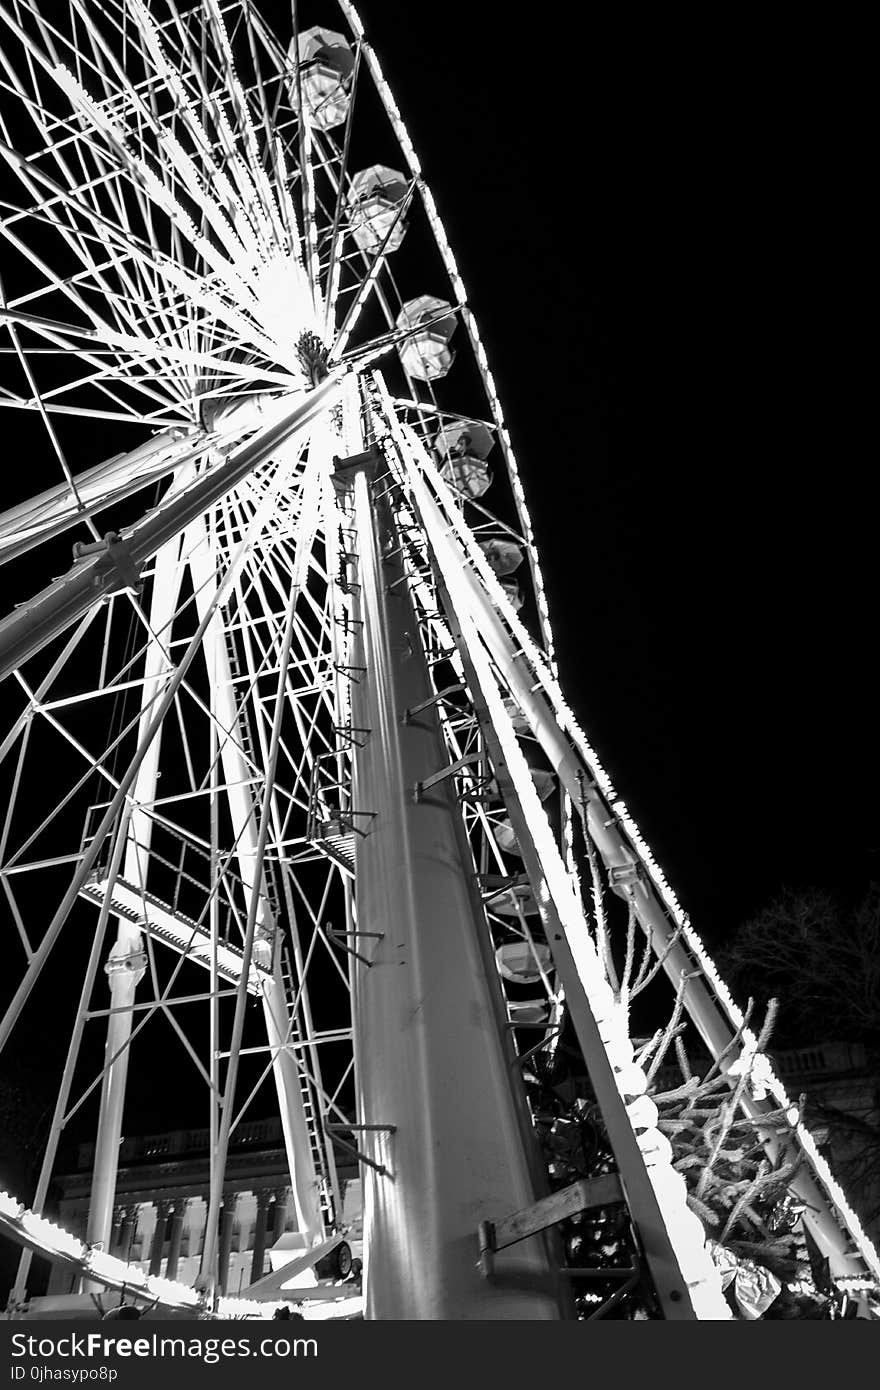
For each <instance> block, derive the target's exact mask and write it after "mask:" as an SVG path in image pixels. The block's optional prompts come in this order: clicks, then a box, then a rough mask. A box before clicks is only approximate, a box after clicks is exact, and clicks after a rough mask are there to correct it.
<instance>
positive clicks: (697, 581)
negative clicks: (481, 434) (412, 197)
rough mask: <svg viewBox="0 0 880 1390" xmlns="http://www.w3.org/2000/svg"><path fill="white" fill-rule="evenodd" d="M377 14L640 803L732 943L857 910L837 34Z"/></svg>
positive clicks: (859, 544)
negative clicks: (833, 79) (790, 915)
mask: <svg viewBox="0 0 880 1390" xmlns="http://www.w3.org/2000/svg"><path fill="white" fill-rule="evenodd" d="M360 8H361V15H362V18H363V20H364V23H365V25H366V27H367V30H368V34H369V36H370V37H371V39H372V42H373V44H374V45H375V47H376V49H377V51H378V53H379V55H380V57H381V59H382V62H383V65H384V68H385V72H386V76H387V77H388V79H389V82H390V84H391V86H392V88H393V90H394V91H395V93H396V96H397V101H398V104H399V106H400V108H401V111H402V113H403V115H404V119H405V120H406V121H407V124H408V126H409V129H410V132H411V135H412V137H413V140H414V143H415V145H416V148H417V150H418V151H419V156H420V159H421V161H422V165H423V170H424V174H425V177H426V179H427V180H428V181H429V183H430V184H431V187H432V189H433V192H434V195H435V198H436V200H437V204H438V207H439V210H440V213H441V216H442V217H443V219H444V221H445V223H446V227H447V231H448V233H449V236H450V240H451V243H452V245H453V248H454V251H455V254H456V257H457V259H458V262H459V268H460V270H461V273H462V276H463V278H464V281H465V284H466V285H467V286H468V290H469V294H470V296H471V302H472V307H473V308H474V310H475V312H476V314H477V318H478V321H479V323H480V325H481V331H482V333H483V336H484V339H485V342H486V346H487V350H488V353H489V358H490V362H491V364H492V368H493V371H494V373H495V376H496V380H497V382H498V386H499V392H500V395H501V398H502V402H503V404H504V409H505V411H506V413H507V415H508V422H509V425H510V429H511V432H512V436H513V441H514V447H515V448H516V451H517V454H518V457H519V461H520V466H521V469H522V472H523V478H524V485H525V487H526V491H527V495H528V498H529V505H530V509H531V511H532V516H533V521H534V524H535V530H536V534H537V538H538V543H539V546H540V549H541V552H542V558H543V565H544V571H545V576H546V580H547V585H548V589H549V599H550V606H551V613H552V614H553V619H554V625H555V631H556V636H557V639H558V646H559V661H560V667H561V674H562V677H563V681H564V685H565V688H566V691H567V693H568V696H569V699H570V701H571V702H572V704H573V705H574V707H575V710H576V711H577V713H578V715H579V717H580V719H581V721H582V723H583V724H584V725H585V727H586V729H587V732H588V734H589V736H590V737H591V739H592V741H593V744H594V747H595V748H596V749H597V751H598V753H599V755H600V756H601V757H602V758H603V761H604V763H605V766H606V768H607V770H608V771H609V773H610V774H611V776H612V778H613V779H614V781H615V783H616V786H617V789H618V791H619V792H620V794H621V795H622V796H623V797H624V799H625V800H626V802H627V804H628V805H629V807H630V810H631V811H632V813H633V814H634V816H635V817H636V820H637V821H638V822H639V823H640V825H641V828H642V831H643V833H644V834H645V836H646V838H647V839H648V842H649V843H650V844H651V845H652V847H653V849H654V851H655V854H656V856H657V858H658V859H659V861H660V862H661V864H662V865H663V867H664V868H665V870H666V873H667V876H668V878H669V879H670V882H671V883H672V884H673V886H674V887H675V889H676V891H677V892H678V894H679V897H680V899H681V901H682V903H683V905H684V906H685V907H686V908H687V909H688V910H689V911H690V912H691V915H692V917H693V920H694V922H695V924H696V925H697V926H698V927H699V929H700V930H701V931H703V932H704V933H705V935H706V936H707V938H708V939H709V941H710V942H712V943H714V942H717V941H719V940H721V939H723V936H724V935H725V934H727V933H729V931H730V930H731V929H732V928H733V927H734V926H735V925H736V924H737V923H738V922H739V921H741V920H743V918H745V917H747V916H749V915H750V914H751V913H752V912H754V911H756V910H758V909H760V908H761V907H762V906H763V905H764V904H765V903H767V902H768V901H769V900H770V899H771V898H772V897H773V896H774V895H775V894H776V893H777V891H778V890H779V889H780V888H781V887H782V885H788V886H791V887H798V886H809V885H816V886H820V887H823V888H826V889H829V890H831V891H833V892H836V893H839V894H840V895H841V897H842V898H843V899H844V900H846V899H849V898H851V897H854V898H858V897H859V896H860V895H861V893H862V892H863V891H864V888H865V886H866V885H867V883H868V882H869V881H870V879H871V878H872V877H874V878H876V877H877V876H878V875H880V812H878V809H877V801H876V793H875V787H876V783H877V776H876V774H877V770H878V763H877V739H876V732H875V729H876V721H875V717H874V708H875V704H876V696H875V678H874V675H873V667H874V664H875V659H876V658H875V657H873V656H872V653H873V652H874V650H875V648H876V620H875V616H874V613H875V604H874V592H875V568H876V561H875V556H876V539H875V538H876V530H877V522H876V490H875V484H874V472H875V465H874V463H873V461H872V460H870V459H869V456H868V450H867V447H866V443H865V440H864V439H863V437H862V430H863V428H864V425H865V414H866V406H865V404H864V401H865V400H866V395H863V392H864V391H865V387H866V379H865V373H864V369H863V368H862V367H860V366H859V346H858V344H857V342H856V341H855V340H854V337H853V332H854V326H855V323H856V321H857V318H858V309H857V307H856V306H857V304H858V300H859V295H860V293H861V289H860V272H859V266H858V261H859V241H858V230H857V228H858V209H857V207H856V206H855V202H856V198H857V188H854V186H853V183H852V180H851V177H850V176H851V174H852V173H853V172H854V169H853V166H851V165H850V164H849V162H848V157H847V156H845V155H844V154H843V153H842V150H843V149H844V148H845V147H846V146H847V139H848V132H849V123H850V119H852V120H855V119H856V118H857V115H858V112H857V110H856V107H857V104H858V96H857V94H856V90H857V89H855V88H854V91H853V93H852V94H849V95H847V97H846V98H842V97H841V93H840V91H839V90H835V91H834V92H833V94H832V93H831V92H830V91H829V89H828V87H827V83H826V82H824V81H819V80H818V78H819V75H820V73H825V75H826V76H827V71H828V70H829V69H830V68H832V67H834V66H835V63H836V56H835V54H834V51H833V47H834V45H833V41H831V43H830V47H828V46H827V45H828V43H829V41H828V37H827V35H826V36H825V38H824V39H823V38H822V36H821V35H819V34H815V35H811V34H810V33H809V32H808V31H807V30H805V29H803V28H802V29H801V31H800V33H799V35H798V36H797V38H796V40H795V39H793V38H792V36H791V35H790V34H787V33H784V32H783V31H782V26H781V24H780V28H779V30H778V31H774V29H773V27H772V24H771V25H768V24H767V23H766V16H764V17H762V21H761V34H760V42H758V41H757V37H758V36H756V35H754V34H751V33H749V32H747V31H746V30H745V29H735V28H733V27H730V28H727V27H725V24H726V23H727V22H726V21H724V20H723V19H722V18H720V17H719V18H716V19H713V20H712V21H711V22H710V24H709V25H708V26H706V24H705V21H704V20H703V19H701V20H700V24H701V26H703V27H701V28H700V29H699V30H698V31H695V30H694V29H693V24H692V22H689V23H686V22H685V21H684V20H674V19H671V18H670V16H669V13H668V11H667V10H666V9H664V11H663V14H662V17H661V15H660V14H659V12H658V14H657V15H655V17H653V18H648V17H646V13H645V12H644V11H639V12H638V13H637V14H636V13H635V12H629V14H628V16H622V17H621V18H620V19H619V20H617V21H615V23H614V24H610V23H608V22H606V20H605V19H599V18H597V16H598V15H601V13H602V11H601V10H600V9H599V7H595V9H593V7H586V9H585V10H582V9H581V7H573V6H565V5H563V6H556V7H553V8H552V9H550V10H549V11H547V12H546V13H547V18H546V20H545V21H544V22H543V23H541V22H540V20H535V19H534V18H533V19H532V20H531V21H530V22H529V23H520V24H518V23H517V22H516V20H515V18H514V13H515V12H514V9H513V7H510V6H507V5H503V6H502V5H498V4H481V5H474V4H465V3H459V0H454V2H453V3H445V4H444V5H443V6H440V7H434V6H430V7H429V6H424V5H422V6H415V7H409V6H407V7H402V6H397V5H391V6H389V5H387V4H385V3H380V0H363V3H362V4H361V7H360ZM414 12H415V13H414ZM404 15H405V18H404V17H403V16H404ZM823 45H826V46H825V47H823ZM850 218H852V220H853V225H852V226H849V225H848V219H850Z"/></svg>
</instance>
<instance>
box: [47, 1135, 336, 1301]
mask: <svg viewBox="0 0 880 1390" xmlns="http://www.w3.org/2000/svg"><path fill="white" fill-rule="evenodd" d="M209 1137H210V1136H209V1131H208V1130H207V1129H178V1130H172V1131H170V1132H168V1133H166V1134H148V1135H141V1136H137V1137H134V1138H128V1139H124V1140H123V1142H122V1147H121V1150H120V1161H119V1181H118V1184H117V1189H116V1191H117V1204H116V1208H115V1211H114V1221H113V1233H112V1237H111V1245H110V1252H111V1254H114V1255H118V1256H119V1258H120V1259H124V1260H127V1261H130V1262H131V1263H134V1264H137V1265H140V1267H141V1268H142V1269H144V1270H145V1271H147V1272H149V1273H151V1274H160V1275H163V1276H165V1277H166V1278H168V1279H179V1280H181V1281H182V1282H184V1283H188V1284H191V1283H193V1282H194V1280H195V1278H196V1275H197V1274H198V1271H199V1258H200V1255H201V1252H202V1246H203V1243H204V1236H205V1217H206V1212H207V1197H208V1191H209ZM93 1159H94V1145H93V1144H81V1145H80V1146H79V1150H78V1155H77V1165H76V1169H75V1170H74V1171H72V1172H67V1173H64V1174H62V1175H61V1176H60V1177H59V1178H58V1187H59V1189H60V1195H59V1200H58V1219H59V1221H60V1222H61V1224H62V1225H63V1226H64V1227H65V1228H66V1229H67V1230H69V1231H71V1232H73V1233H74V1234H77V1235H83V1234H84V1233H85V1229H86V1220H87V1216H88V1206H89V1193H90V1190H91V1182H92V1167H93ZM338 1171H339V1185H340V1195H341V1198H342V1204H343V1205H342V1212H343V1224H344V1225H345V1226H348V1227H350V1230H349V1240H350V1243H351V1244H352V1247H353V1250H354V1253H355V1254H356V1255H360V1249H361V1247H360V1240H361V1234H362V1225H361V1190H360V1180H359V1178H358V1175H357V1170H356V1167H355V1166H353V1165H350V1166H348V1167H344V1166H343V1167H341V1168H339V1170H338ZM296 1229H297V1226H296V1215H295V1208H294V1203H293V1200H292V1196H291V1191H290V1176H289V1173H288V1171H287V1159H286V1154H285V1151H284V1138H283V1134H282V1129H281V1121H280V1120H279V1119H277V1118H273V1119H267V1120H252V1121H250V1122H249V1123H246V1124H242V1125H239V1127H238V1130H237V1131H236V1134H235V1140H234V1142H233V1143H232V1144H231V1145H230V1155H229V1163H228V1165H227V1176H226V1182H225V1183H224V1191H223V1208H222V1211H221V1216H220V1233H219V1282H220V1285H221V1289H222V1292H223V1293H225V1294H229V1295H231V1296H235V1295H237V1294H239V1293H240V1292H242V1291H243V1290H245V1289H246V1288H247V1286H248V1285H249V1284H251V1283H253V1282H254V1280H256V1279H259V1278H260V1276H261V1275H262V1274H263V1273H264V1272H267V1271H268V1270H269V1268H270V1265H269V1250H270V1249H271V1247H272V1246H273V1245H274V1244H275V1242H276V1241H277V1240H278V1239H279V1237H280V1236H282V1235H283V1234H285V1233H286V1232H289V1231H295V1230H296ZM72 1282H73V1276H72V1275H70V1274H69V1273H68V1272H67V1271H66V1270H64V1269H62V1268H61V1267H59V1266H55V1267H54V1268H53V1271H52V1274H51V1276H50V1280H49V1286H48V1290H47V1292H48V1293H50V1294H51V1293H67V1292H70V1290H71V1286H72Z"/></svg>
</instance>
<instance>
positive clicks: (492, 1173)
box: [350, 467, 567, 1320]
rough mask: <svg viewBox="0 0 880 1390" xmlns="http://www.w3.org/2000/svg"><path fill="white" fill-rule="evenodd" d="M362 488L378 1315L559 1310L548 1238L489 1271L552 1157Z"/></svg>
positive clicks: (396, 587) (563, 1303)
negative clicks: (483, 1245)
mask: <svg viewBox="0 0 880 1390" xmlns="http://www.w3.org/2000/svg"><path fill="white" fill-rule="evenodd" d="M350 486H351V488H352V498H351V505H352V510H353V520H354V524H355V527H356V530H357V539H358V545H357V549H358V554H359V557H360V574H359V584H360V614H359V618H360V619H361V620H362V627H360V628H359V631H360V632H361V633H362V638H361V639H360V648H361V650H360V653H359V654H357V655H354V657H353V662H352V664H353V666H354V667H364V668H366V670H365V674H364V675H363V677H362V678H361V679H359V680H358V681H357V682H355V683H354V685H353V689H352V718H353V723H354V724H355V725H356V726H357V727H359V728H364V729H368V730H370V732H369V734H368V735H367V736H366V739H365V741H364V746H363V747H357V748H355V750H354V790H353V800H354V804H355V805H356V806H358V807H360V808H363V809H367V808H369V809H370V810H372V811H374V812H375V816H374V818H373V820H372V822H371V829H370V830H369V833H368V834H367V835H366V836H365V837H362V838H361V837H359V843H358V846H357V858H356V882H357V920H358V929H359V930H360V931H365V932H375V933H380V934H381V939H380V940H378V941H375V940H374V939H373V938H369V940H370V950H369V952H368V954H369V955H370V957H371V963H370V965H369V966H366V965H358V967H357V970H356V974H355V989H354V1018H355V1036H356V1046H357V1056H358V1057H359V1059H360V1063H361V1065H360V1067H359V1075H358V1084H357V1093H358V1114H357V1121H358V1123H359V1124H361V1125H368V1126H376V1127H377V1128H375V1129H372V1130H367V1131H362V1132H361V1131H359V1132H358V1133H357V1137H358V1140H359V1144H360V1146H361V1147H362V1148H363V1149H364V1150H365V1151H366V1153H367V1154H368V1155H369V1157H370V1158H371V1160H372V1162H373V1163H375V1164H377V1165H379V1168H377V1167H373V1166H367V1165H365V1167H364V1170H363V1175H364V1240H365V1251H366V1268H365V1297H366V1316H367V1317H368V1318H372V1319H381V1318H387V1319H400V1318H407V1319H429V1318H430V1319H457V1320H458V1319H487V1318H490V1319H514V1318H526V1319H547V1318H550V1319H553V1318H559V1317H561V1316H565V1310H566V1308H567V1298H566V1295H565V1294H564V1293H563V1292H562V1291H561V1285H560V1280H559V1276H558V1273H557V1271H556V1268H555V1263H556V1262H555V1260H554V1258H553V1247H552V1245H551V1243H550V1242H548V1241H547V1240H545V1238H544V1237H543V1236H535V1237H532V1238H530V1239H529V1240H526V1241H523V1242H522V1244H521V1245H518V1246H516V1247H513V1248H512V1249H511V1250H509V1251H505V1252H503V1253H502V1254H501V1255H499V1258H498V1263H497V1273H496V1276H495V1278H494V1279H493V1280H491V1281H489V1280H484V1279H483V1278H482V1277H481V1275H480V1273H479V1271H478V1269H477V1254H478V1250H477V1238H476V1232H477V1227H478V1225H479V1222H480V1221H481V1220H497V1219H500V1218H502V1217H503V1216H505V1215H508V1214H509V1213H510V1212H512V1211H515V1210H518V1209H520V1208H521V1207H524V1206H527V1205H528V1204H529V1203H530V1202H532V1201H533V1200H534V1198H535V1197H536V1196H537V1195H542V1194H543V1191H544V1188H543V1186H542V1178H541V1164H540V1158H539V1155H538V1153H537V1148H536V1145H535V1141H534V1135H533V1132H532V1129H531V1124H530V1121H529V1117H528V1113H527V1107H526V1102H525V1095H524V1092H523V1090H522V1087H521V1083H520V1081H519V1077H518V1075H514V1072H513V1069H512V1064H513V1061H514V1059H513V1052H512V1048H511V1047H510V1043H509V1040H508V1035H507V1033H506V1031H505V1027H504V1013H503V1005H502V1000H501V993H500V989H499V986H498V983H497V977H496V975H495V970H494V963H493V960H492V956H491V951H490V949H489V942H488V933H487V930H486V926H485V921H484V917H483V911H482V906H481V903H480V900H479V895H478V892H477V888H476V881H475V876H474V865H473V862H472V859H471V855H470V849H469V846H468V843H467V840H466V837H465V835H464V830H463V825H462V821H461V814H460V809H459V807H458V805H457V803H456V800H455V794H454V788H453V785H452V782H451V780H446V781H443V782H441V783H439V784H438V785H437V786H436V787H434V788H432V790H431V792H430V794H428V795H426V796H424V797H423V798H421V799H419V801H418V802H416V800H415V798H414V795H413V789H414V787H415V785H416V783H417V782H422V781H424V780H425V779H426V778H428V777H430V776H431V775H432V774H433V773H436V772H437V771H438V770H439V769H440V768H441V767H443V766H444V765H445V764H446V762H447V757H446V752H445V749H444V746H443V741H442V737H441V733H440V728H439V723H438V720H437V716H436V712H435V710H434V709H433V708H430V709H428V710H426V712H425V713H424V715H420V716H419V718H418V719H415V720H411V721H409V722H407V723H404V722H403V718H402V716H403V713H404V711H405V710H406V709H407V708H409V707H411V706H413V705H417V704H419V703H420V702H422V701H423V700H426V698H427V697H428V695H429V694H430V690H429V680H428V672H427V666H426V663H425V658H424V654H423V652H422V649H421V645H420V638H419V629H418V625H417V623H416V620H415V615H414V613H413V610H412V606H411V602H410V598H409V594H408V591H407V587H406V584H405V583H402V582H400V581H401V580H402V579H403V571H402V567H401V561H400V556H399V547H398V545H397V541H396V536H394V534H393V531H394V528H393V522H392V519H391V516H390V511H389V509H388V508H387V506H386V505H384V504H382V503H379V504H378V505H377V504H375V503H374V499H373V496H372V493H371V484H370V480H369V478H368V473H367V471H366V470H365V468H364V467H361V468H358V469H356V470H355V471H354V473H353V477H352V481H351V483H350ZM383 555H387V556H388V558H387V559H384V558H383ZM365 939H366V938H365ZM380 1170H381V1171H380Z"/></svg>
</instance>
